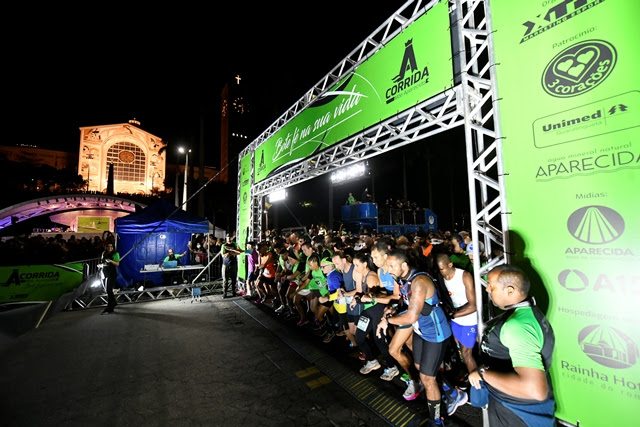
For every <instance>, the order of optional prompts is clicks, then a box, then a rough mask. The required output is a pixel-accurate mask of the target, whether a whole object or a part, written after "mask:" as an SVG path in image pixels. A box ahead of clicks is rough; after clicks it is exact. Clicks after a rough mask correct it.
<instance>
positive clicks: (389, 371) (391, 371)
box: [380, 366, 400, 381]
mask: <svg viewBox="0 0 640 427" xmlns="http://www.w3.org/2000/svg"><path fill="white" fill-rule="evenodd" d="M398 374H400V371H398V368H396V367H395V366H392V367H390V368H384V372H383V373H382V375H380V379H381V380H385V381H391V380H392V379H394V378H395V377H397V376H398Z"/></svg>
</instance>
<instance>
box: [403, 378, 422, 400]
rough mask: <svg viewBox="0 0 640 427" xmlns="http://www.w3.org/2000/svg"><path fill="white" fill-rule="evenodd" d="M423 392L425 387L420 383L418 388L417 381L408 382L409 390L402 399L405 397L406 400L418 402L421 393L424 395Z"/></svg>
mask: <svg viewBox="0 0 640 427" xmlns="http://www.w3.org/2000/svg"><path fill="white" fill-rule="evenodd" d="M422 390H424V386H423V385H422V383H421V382H420V383H418V387H417V388H416V383H415V381H408V382H407V389H406V390H405V391H404V393H403V394H402V397H404V400H416V399H417V398H418V397H420V393H422Z"/></svg>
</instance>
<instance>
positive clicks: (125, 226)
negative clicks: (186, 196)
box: [115, 199, 209, 288]
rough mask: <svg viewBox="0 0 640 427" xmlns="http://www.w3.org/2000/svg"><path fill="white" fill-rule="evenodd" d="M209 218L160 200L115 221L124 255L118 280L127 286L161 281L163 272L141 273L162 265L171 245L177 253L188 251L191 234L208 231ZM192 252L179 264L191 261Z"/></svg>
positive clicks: (119, 250)
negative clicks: (143, 270)
mask: <svg viewBox="0 0 640 427" xmlns="http://www.w3.org/2000/svg"><path fill="white" fill-rule="evenodd" d="M208 232H209V221H208V220H207V219H206V218H200V217H196V216H192V215H190V214H188V213H186V212H184V211H183V210H178V209H177V208H176V207H175V206H174V205H173V204H172V203H170V202H168V201H166V200H164V199H160V200H158V201H157V202H156V203H154V204H153V205H150V206H148V207H146V208H145V209H143V210H141V211H140V212H136V213H133V214H130V215H127V216H123V217H121V218H117V219H116V220H115V233H116V235H117V236H118V248H117V249H118V252H119V253H120V256H121V257H124V258H123V260H122V261H121V262H120V267H119V272H120V274H119V276H121V277H119V283H120V285H121V286H122V287H125V288H128V287H132V286H134V284H136V283H139V282H142V281H146V282H153V283H154V284H156V285H158V284H162V280H163V277H162V273H146V274H143V273H140V270H142V269H143V268H144V266H145V265H147V264H155V265H159V264H160V263H161V262H162V260H163V259H164V257H165V256H166V254H167V250H168V249H169V248H172V249H173V250H174V251H175V253H176V254H179V253H182V252H184V251H187V250H188V246H187V245H188V243H189V241H190V240H191V235H192V234H195V233H208ZM188 260H189V255H188V253H187V255H186V256H184V257H182V258H180V260H179V264H182V265H184V264H188Z"/></svg>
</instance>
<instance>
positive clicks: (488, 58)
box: [454, 0, 509, 334]
mask: <svg viewBox="0 0 640 427" xmlns="http://www.w3.org/2000/svg"><path fill="white" fill-rule="evenodd" d="M454 13H455V21H456V25H455V28H456V29H457V31H458V37H457V41H458V55H459V64H460V72H461V73H460V78H461V90H462V99H463V105H464V128H465V140H466V150H467V156H466V157H467V170H468V177H469V204H470V211H471V212H470V213H471V235H472V236H471V238H472V240H473V241H474V242H482V243H483V244H484V253H485V254H486V257H487V259H488V262H487V263H484V264H483V263H481V258H480V245H479V244H475V245H474V246H473V267H474V279H475V283H476V303H477V304H478V310H479V311H480V312H481V313H482V314H483V316H482V318H483V319H486V318H487V317H488V314H487V313H486V312H485V311H484V310H483V307H482V301H483V299H482V290H483V288H484V287H486V281H485V279H484V277H485V275H486V273H487V272H488V271H490V270H491V269H492V268H493V267H495V266H496V265H500V264H504V263H505V262H507V261H508V259H509V253H508V246H509V245H508V233H507V230H508V221H507V218H506V215H507V213H508V212H507V207H506V198H505V192H504V175H505V173H504V170H503V163H502V138H501V135H500V126H499V114H498V102H497V101H498V96H497V91H496V79H495V73H494V71H495V61H494V55H493V44H492V39H491V26H490V14H489V7H488V4H487V2H486V1H484V0H455V2H454ZM486 308H489V307H486ZM478 329H479V331H478V333H479V334H482V329H483V325H482V324H480V325H478Z"/></svg>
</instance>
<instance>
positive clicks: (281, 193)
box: [267, 189, 287, 203]
mask: <svg viewBox="0 0 640 427" xmlns="http://www.w3.org/2000/svg"><path fill="white" fill-rule="evenodd" d="M267 197H268V199H269V203H273V202H279V201H281V200H284V199H286V198H287V192H286V191H285V190H284V189H283V190H278V191H274V192H273V193H271V194H269V196H267Z"/></svg>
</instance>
